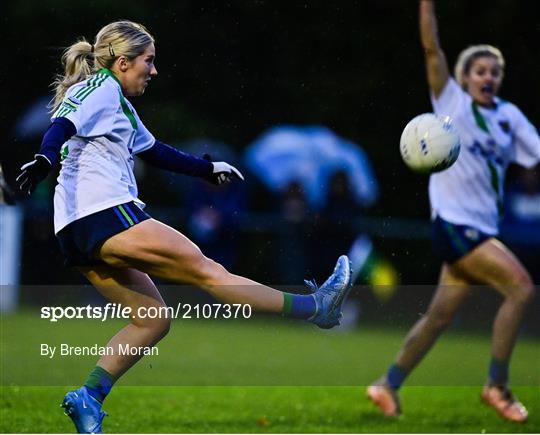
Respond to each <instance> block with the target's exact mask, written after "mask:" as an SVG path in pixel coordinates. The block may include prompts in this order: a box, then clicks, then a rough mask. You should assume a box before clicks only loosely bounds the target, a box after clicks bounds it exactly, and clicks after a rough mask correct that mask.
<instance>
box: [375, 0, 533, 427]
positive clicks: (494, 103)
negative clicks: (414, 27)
mask: <svg viewBox="0 0 540 435" xmlns="http://www.w3.org/2000/svg"><path fill="white" fill-rule="evenodd" d="M420 34H421V40H422V46H423V48H424V53H425V59H426V67H427V78H428V83H429V87H430V90H431V100H432V104H433V109H434V111H435V113H436V114H438V115H449V116H450V117H451V118H453V120H454V126H455V127H456V129H457V131H458V133H459V135H460V138H461V153H460V156H459V158H458V160H457V161H456V163H455V164H454V165H453V166H451V167H450V168H449V169H447V170H445V171H443V172H440V173H437V174H434V175H432V176H431V178H430V180H429V198H430V202H431V207H432V212H433V227H434V244H435V248H436V249H437V250H438V251H439V254H440V256H441V258H442V260H443V266H442V269H441V273H440V279H439V286H438V289H437V291H436V292H435V295H434V296H433V299H432V301H431V304H430V306H429V309H428V311H427V313H426V314H425V315H424V316H423V317H422V318H421V319H420V320H419V321H418V322H417V323H416V324H415V325H414V326H413V328H412V329H411V331H410V332H409V334H408V336H407V337H406V339H405V343H404V345H403V347H402V348H401V350H400V352H399V354H398V356H397V359H396V361H395V363H394V364H393V365H392V366H391V367H390V368H389V370H388V372H387V373H386V375H384V376H383V377H382V378H381V379H380V380H379V381H377V382H376V383H375V384H374V385H372V386H370V387H369V388H368V390H367V395H368V398H369V399H370V400H372V401H373V402H374V403H375V404H376V405H377V406H378V407H379V408H380V409H381V410H382V412H383V413H384V414H385V415H388V416H397V415H399V413H400V406H399V401H398V396H397V392H398V390H399V388H400V386H401V385H402V383H403V382H404V381H405V378H406V377H407V375H408V374H409V373H410V372H411V371H412V370H413V369H414V367H416V365H417V364H418V363H419V362H420V361H421V360H422V358H423V357H424V355H426V353H427V352H428V351H429V349H430V348H431V346H432V345H433V344H434V343H435V341H436V340H437V337H438V336H439V334H440V333H441V332H442V331H443V330H444V329H445V328H446V327H447V326H448V325H449V324H450V322H451V321H452V318H453V316H454V314H455V312H456V310H457V309H458V307H459V306H460V305H461V303H462V302H463V300H464V299H465V298H466V297H467V295H468V294H469V293H470V291H471V288H470V285H472V284H484V285H489V286H490V287H492V288H493V289H495V290H496V291H498V292H499V293H500V294H501V295H502V296H503V297H504V301H503V303H502V305H501V306H500V308H499V310H498V312H497V315H496V317H495V321H494V324H493V338H492V344H491V362H490V364H489V372H488V379H487V383H486V385H485V387H484V389H483V391H482V399H483V401H484V402H485V403H487V404H488V405H490V406H492V407H494V408H495V409H496V410H497V411H498V413H499V414H500V415H501V416H502V417H503V418H505V419H507V420H511V421H515V422H523V421H525V420H526V419H527V410H526V409H525V407H524V406H523V405H522V404H521V403H520V402H519V401H518V400H517V399H516V398H515V397H514V396H513V395H512V393H511V391H510V389H509V388H508V386H507V383H508V365H509V362H510V356H511V354H512V350H513V348H514V344H515V342H516V336H517V333H518V329H519V325H520V323H521V320H522V317H523V314H524V312H525V309H526V307H527V305H528V304H529V303H530V301H531V299H532V298H533V296H534V286H533V283H532V281H531V277H530V276H529V274H528V273H527V271H526V270H525V268H524V267H523V265H522V264H521V263H520V262H519V260H518V259H517V258H516V257H515V256H514V255H513V254H512V252H510V251H509V250H508V248H506V246H504V245H503V244H502V243H501V242H500V241H498V240H497V239H496V238H495V237H496V235H497V232H498V228H497V225H498V220H499V217H500V214H501V211H502V210H501V205H502V188H503V180H504V174H505V171H506V169H507V166H508V164H509V163H510V162H516V163H518V164H520V165H523V166H528V167H530V166H533V165H535V163H536V162H538V161H539V160H540V139H539V137H538V133H537V132H536V130H535V129H534V127H533V126H532V125H531V124H530V123H529V122H528V120H527V118H526V117H525V116H524V115H523V114H522V113H521V111H520V110H519V109H518V108H517V107H516V106H515V105H513V104H511V103H509V102H506V101H504V100H502V99H500V98H498V97H497V96H496V95H497V91H498V90H499V87H500V86H501V82H502V78H503V71H504V60H503V57H502V55H501V53H500V51H499V50H498V49H496V48H495V47H492V46H490V45H477V46H473V47H469V48H467V49H466V50H464V51H463V52H462V53H461V54H460V56H459V58H458V61H457V64H456V67H455V79H454V78H452V77H451V76H450V73H449V71H448V66H447V63H446V58H445V55H444V53H443V51H442V50H441V47H440V45H439V39H438V35H437V22H436V18H435V13H434V7H433V3H432V1H430V0H421V1H420Z"/></svg>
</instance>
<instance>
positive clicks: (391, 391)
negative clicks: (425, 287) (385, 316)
mask: <svg viewBox="0 0 540 435" xmlns="http://www.w3.org/2000/svg"><path fill="white" fill-rule="evenodd" d="M469 294H470V287H469V283H468V282H467V280H465V279H463V277H461V276H460V275H459V274H458V273H456V272H455V271H454V270H453V269H452V267H451V266H448V265H446V264H445V265H443V267H442V269H441V275H440V278H439V286H438V287H437V290H436V292H435V295H434V296H433V299H432V300H431V303H430V306H429V308H428V311H427V312H426V314H424V315H423V316H422V317H421V318H420V319H419V320H418V321H417V322H416V324H415V325H414V326H413V327H412V329H411V330H410V331H409V333H408V334H407V336H406V337H405V341H404V344H403V346H402V348H401V349H400V351H399V353H398V356H397V358H396V361H395V364H394V366H392V368H391V371H395V372H397V374H398V377H399V375H400V373H399V372H401V373H403V375H402V377H403V378H404V376H405V374H408V373H410V372H411V371H412V370H413V369H414V367H416V365H417V364H418V363H419V362H420V361H421V360H422V358H423V357H424V356H425V355H426V353H427V352H428V351H429V350H430V349H431V347H432V346H433V344H434V343H435V341H436V340H437V338H438V337H439V335H440V334H441V333H442V332H443V331H444V330H445V329H446V328H447V327H448V326H449V325H450V324H451V322H452V319H453V318H454V314H455V313H456V311H457V309H458V308H459V306H460V305H461V303H462V302H463V300H464V299H465V298H466V297H467V296H468V295H469ZM402 380H403V379H399V385H398V384H396V381H395V380H394V379H388V377H387V376H386V375H385V376H383V377H382V378H380V379H379V380H377V381H376V382H375V383H374V384H373V385H371V386H369V387H368V389H367V396H368V398H369V399H370V400H371V401H372V402H373V403H374V404H375V405H376V406H377V407H378V408H379V409H380V410H381V411H382V412H383V414H385V415H387V416H389V417H396V416H398V415H399V414H400V413H401V409H400V403H399V398H398V395H397V389H398V388H399V386H400V383H401V382H402Z"/></svg>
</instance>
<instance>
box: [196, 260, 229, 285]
mask: <svg viewBox="0 0 540 435" xmlns="http://www.w3.org/2000/svg"><path fill="white" fill-rule="evenodd" d="M194 274H195V277H196V280H197V284H198V285H201V286H203V287H205V286H212V285H217V284H219V283H222V282H224V280H225V278H226V276H227V275H228V274H229V272H228V271H227V269H225V268H224V267H223V266H222V265H221V264H219V263H218V262H216V261H214V260H212V259H211V258H207V257H203V258H201V259H200V260H199V261H198V264H196V266H195V268H194Z"/></svg>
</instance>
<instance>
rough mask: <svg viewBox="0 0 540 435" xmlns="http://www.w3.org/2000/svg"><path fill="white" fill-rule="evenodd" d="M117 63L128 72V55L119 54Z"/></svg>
mask: <svg viewBox="0 0 540 435" xmlns="http://www.w3.org/2000/svg"><path fill="white" fill-rule="evenodd" d="M115 63H116V65H117V66H118V69H119V70H120V71H122V72H126V71H127V69H128V68H129V64H130V62H129V59H128V58H127V57H126V56H118V58H117V59H116V61H115Z"/></svg>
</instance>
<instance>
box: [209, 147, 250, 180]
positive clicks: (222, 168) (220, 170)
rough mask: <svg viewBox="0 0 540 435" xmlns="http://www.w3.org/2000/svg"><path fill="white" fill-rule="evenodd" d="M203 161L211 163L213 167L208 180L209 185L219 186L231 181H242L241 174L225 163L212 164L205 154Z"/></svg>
mask: <svg viewBox="0 0 540 435" xmlns="http://www.w3.org/2000/svg"><path fill="white" fill-rule="evenodd" d="M203 159H204V160H208V161H209V162H211V163H212V166H213V167H214V169H213V172H212V175H211V176H210V180H209V181H210V182H211V183H213V184H216V185H219V184H224V183H230V182H231V181H233V180H242V181H243V180H244V176H243V175H242V173H241V172H240V171H239V170H238V169H236V168H235V167H234V166H232V165H229V164H228V163H227V162H212V161H211V158H210V156H209V155H208V154H205V155H204V156H203Z"/></svg>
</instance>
